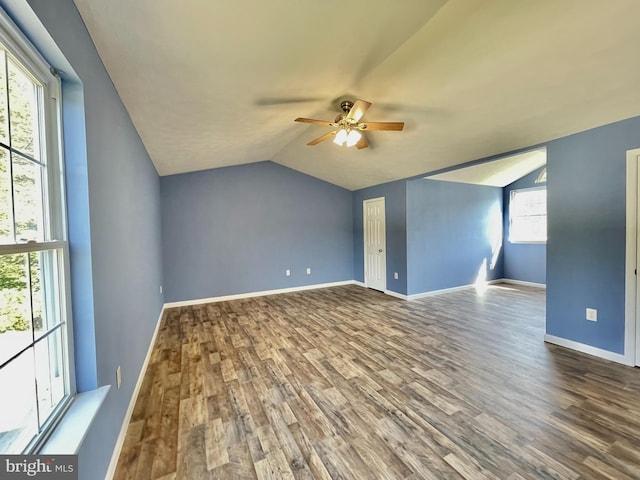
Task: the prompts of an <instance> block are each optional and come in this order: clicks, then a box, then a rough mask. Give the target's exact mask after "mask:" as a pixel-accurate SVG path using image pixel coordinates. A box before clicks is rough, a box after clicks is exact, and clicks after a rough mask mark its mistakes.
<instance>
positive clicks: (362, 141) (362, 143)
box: [356, 134, 369, 150]
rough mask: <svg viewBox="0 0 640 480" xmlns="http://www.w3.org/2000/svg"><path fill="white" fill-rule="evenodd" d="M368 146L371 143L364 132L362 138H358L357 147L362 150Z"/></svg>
mask: <svg viewBox="0 0 640 480" xmlns="http://www.w3.org/2000/svg"><path fill="white" fill-rule="evenodd" d="M368 146H369V143H367V139H366V138H365V136H364V134H362V136H361V137H360V140H358V143H356V148H357V149H358V150H362V149H363V148H367V147H368Z"/></svg>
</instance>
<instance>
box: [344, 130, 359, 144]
mask: <svg viewBox="0 0 640 480" xmlns="http://www.w3.org/2000/svg"><path fill="white" fill-rule="evenodd" d="M361 138H362V134H361V133H360V132H359V131H357V130H351V131H350V132H349V135H347V147H353V146H354V145H355V144H356V143H358V142H359V141H360V139H361Z"/></svg>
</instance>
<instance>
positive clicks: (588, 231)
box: [547, 117, 640, 354]
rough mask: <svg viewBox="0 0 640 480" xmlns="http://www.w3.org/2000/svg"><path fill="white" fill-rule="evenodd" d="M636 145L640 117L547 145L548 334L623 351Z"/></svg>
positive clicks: (638, 137)
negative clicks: (629, 176)
mask: <svg viewBox="0 0 640 480" xmlns="http://www.w3.org/2000/svg"><path fill="white" fill-rule="evenodd" d="M638 147H640V117H636V118H632V119H629V120H625V121H622V122H617V123H613V124H610V125H606V126H603V127H599V128H595V129H593V130H588V131H586V132H582V133H579V134H576V135H572V136H569V137H565V138H561V139H559V140H555V141H552V142H549V143H548V144H547V172H548V178H547V208H548V237H549V238H548V241H547V333H549V334H551V335H555V336H558V337H562V338H566V339H569V340H573V341H576V342H580V343H584V344H587V345H591V346H594V347H598V348H601V349H604V350H609V351H611V352H615V353H620V354H622V353H624V320H625V318H624V306H625V305H624V287H625V283H624V282H625V278H624V275H625V232H626V225H625V221H626V220H625V215H626V213H625V212H626V184H625V181H626V152H627V150H631V149H634V148H638ZM586 307H591V308H596V309H597V310H598V321H597V322H589V321H587V320H585V308H586Z"/></svg>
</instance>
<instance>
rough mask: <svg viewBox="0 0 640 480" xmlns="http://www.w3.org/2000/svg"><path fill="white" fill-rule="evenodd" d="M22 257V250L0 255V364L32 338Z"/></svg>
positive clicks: (25, 265) (27, 291)
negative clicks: (13, 253) (16, 252)
mask: <svg viewBox="0 0 640 480" xmlns="http://www.w3.org/2000/svg"><path fill="white" fill-rule="evenodd" d="M26 259H27V256H26V255H25V254H22V253H20V254H15V255H2V256H0V364H2V363H4V362H6V361H7V360H8V359H9V358H11V357H12V356H13V355H15V354H16V353H18V352H19V351H20V350H22V349H23V348H25V347H26V346H27V345H29V344H30V343H31V342H32V341H33V333H32V331H31V302H30V299H29V284H28V282H29V276H28V275H27V271H28V266H27V261H26ZM0 385H3V386H4V384H1V383H0ZM3 390H4V388H3ZM0 396H1V395H0ZM0 413H2V412H1V411H0Z"/></svg>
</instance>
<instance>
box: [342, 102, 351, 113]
mask: <svg viewBox="0 0 640 480" xmlns="http://www.w3.org/2000/svg"><path fill="white" fill-rule="evenodd" d="M352 107H353V102H352V101H350V100H345V101H344V102H342V103H341V104H340V108H342V111H343V112H344V113H349V112H350V111H351V108H352Z"/></svg>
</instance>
